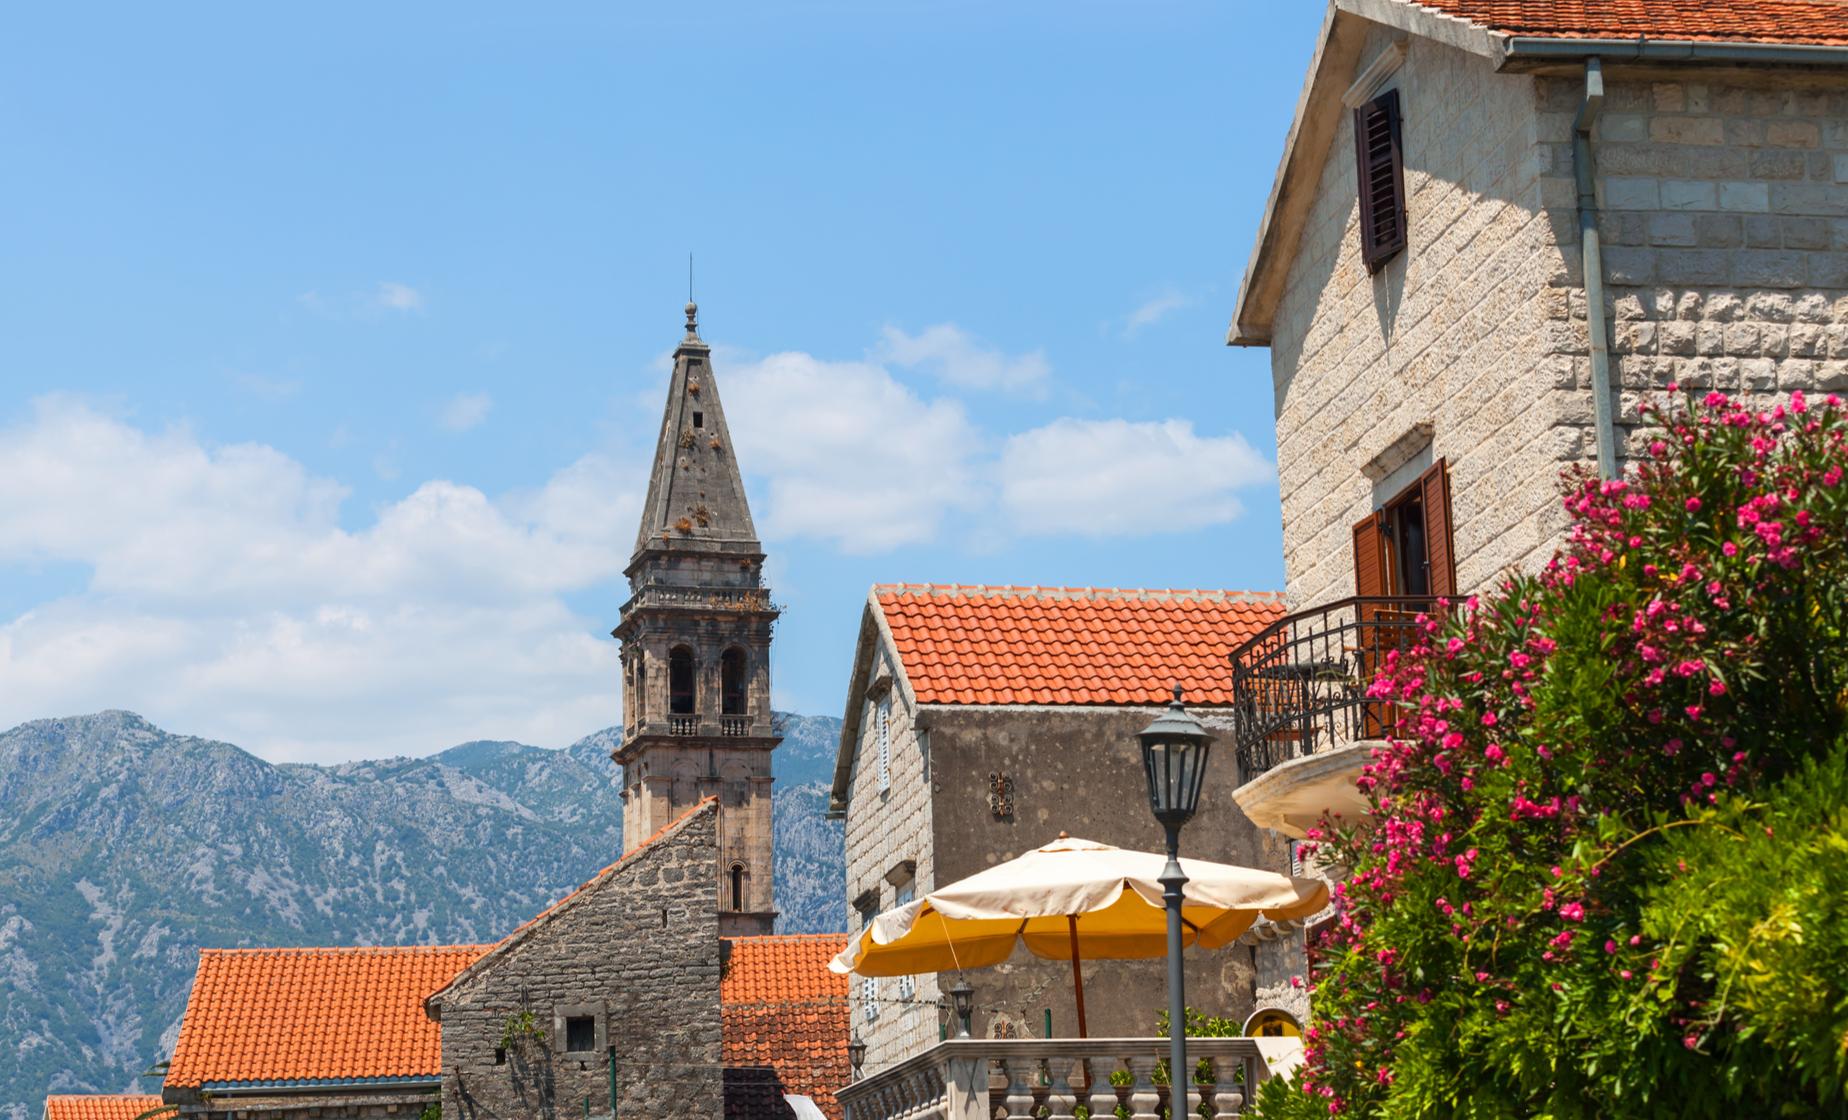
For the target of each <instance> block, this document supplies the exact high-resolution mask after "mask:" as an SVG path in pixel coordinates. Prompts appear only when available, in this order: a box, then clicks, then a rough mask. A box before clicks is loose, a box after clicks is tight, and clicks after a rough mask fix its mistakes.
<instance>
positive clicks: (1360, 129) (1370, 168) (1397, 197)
mask: <svg viewBox="0 0 1848 1120" xmlns="http://www.w3.org/2000/svg"><path fill="white" fill-rule="evenodd" d="M1354 149H1355V157H1354V170H1355V175H1356V178H1358V179H1359V181H1360V256H1361V259H1362V260H1364V261H1366V263H1367V271H1368V272H1378V271H1379V270H1380V269H1381V268H1382V267H1384V266H1385V264H1386V262H1387V261H1389V260H1391V259H1392V258H1393V257H1394V256H1395V255H1397V254H1398V252H1399V251H1400V250H1401V249H1404V248H1405V162H1404V158H1403V156H1402V154H1401V152H1400V144H1399V91H1398V90H1396V89H1389V90H1387V91H1386V92H1385V93H1382V94H1380V95H1379V96H1378V97H1376V98H1374V99H1373V100H1371V101H1369V102H1367V103H1366V104H1365V105H1362V106H1361V107H1359V108H1358V109H1355V110H1354Z"/></svg>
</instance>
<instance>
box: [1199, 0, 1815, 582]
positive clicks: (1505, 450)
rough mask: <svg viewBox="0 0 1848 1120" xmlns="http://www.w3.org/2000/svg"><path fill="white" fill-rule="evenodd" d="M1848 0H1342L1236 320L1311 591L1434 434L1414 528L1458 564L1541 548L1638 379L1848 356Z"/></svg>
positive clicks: (1479, 569) (1346, 554)
mask: <svg viewBox="0 0 1848 1120" xmlns="http://www.w3.org/2000/svg"><path fill="white" fill-rule="evenodd" d="M1842 16H1843V13H1842V10H1841V7H1840V5H1839V4H1833V3H1818V2H1815V0H1807V2H1806V0H1778V2H1775V3H1773V2H1766V3H1762V4H1711V5H1679V4H1654V5H1630V6H1624V7H1621V8H1619V7H1617V6H1610V7H1607V8H1600V7H1598V6H1595V5H1594V6H1587V5H1584V4H1581V3H1569V2H1566V0H1527V2H1524V3H1519V4H1506V3H1498V2H1493V0H1425V2H1423V3H1412V2H1409V0H1333V2H1332V3H1331V4H1330V5H1329V9H1328V16H1327V19H1326V21H1325V23H1324V25H1323V29H1322V35H1321V41H1320V43H1319V45H1318V47H1317V50H1316V53H1315V57H1314V59H1313V61H1312V62H1311V65H1310V70H1309V74H1308V78H1307V81H1306V84H1305V86H1304V89H1303V93H1302V97H1301V99H1300V101H1299V102H1298V104H1297V109H1296V115H1295V120H1294V122H1293V123H1292V125H1291V128H1290V132H1289V136H1288V139H1287V141H1286V146H1285V150H1284V156H1283V160H1282V164H1281V166H1280V168H1279V170H1278V173H1277V178H1276V182H1275V186H1274V187H1273V189H1272V191H1271V196H1270V199H1269V202H1268V203H1267V204H1266V207H1265V211H1264V214H1263V217H1262V219H1261V222H1260V225H1259V229H1258V235H1257V241H1256V245H1255V247H1254V250H1253V254H1252V258H1251V262H1250V265H1249V267H1248V269H1247V272H1246V275H1245V280H1244V284H1243V287H1242V289H1241V291H1240V293H1239V297H1238V303H1237V306H1236V309H1235V310H1234V312H1233V324H1232V329H1231V333H1230V337H1229V341H1231V342H1232V343H1234V344H1236V345H1255V346H1266V347H1269V348H1270V351H1271V374H1272V378H1271V380H1272V384H1271V388H1272V393H1273V399H1274V405H1275V415H1276V429H1277V445H1278V448H1277V455H1278V474H1279V483H1280V487H1281V490H1282V494H1283V525H1284V550H1285V557H1284V559H1285V567H1286V581H1287V591H1288V594H1289V598H1290V601H1291V603H1292V605H1309V604H1313V603H1316V602H1320V601H1324V600H1328V599H1332V598H1338V597H1340V596H1342V595H1346V594H1351V593H1353V591H1354V590H1355V586H1356V584H1355V580H1356V572H1355V562H1354V538H1355V534H1356V533H1357V532H1359V531H1361V530H1360V529H1357V526H1359V525H1360V524H1361V523H1362V522H1364V521H1366V520H1368V519H1369V518H1372V517H1373V516H1374V514H1375V512H1376V511H1379V510H1381V509H1383V508H1388V507H1390V506H1391V505H1392V503H1393V501H1394V500H1395V499H1397V498H1399V497H1400V496H1401V495H1402V494H1405V493H1406V492H1407V486H1408V485H1409V483H1410V482H1412V481H1414V480H1415V479H1416V478H1417V477H1418V476H1419V475H1420V474H1422V473H1423V472H1425V471H1427V470H1430V469H1431V468H1433V467H1435V466H1436V465H1438V464H1440V463H1441V464H1443V467H1444V470H1443V473H1444V474H1445V475H1447V476H1448V493H1449V500H1450V505H1451V515H1452V516H1451V518H1450V523H1449V525H1448V526H1447V528H1448V530H1449V533H1448V536H1449V541H1448V542H1440V541H1438V540H1436V539H1430V540H1429V541H1428V547H1430V548H1431V549H1433V550H1434V551H1433V553H1432V555H1430V556H1426V557H1420V558H1418V559H1421V560H1424V561H1426V562H1429V563H1431V565H1432V567H1433V568H1434V572H1433V575H1432V577H1431V578H1430V579H1429V581H1428V586H1430V587H1432V588H1443V587H1444V585H1445V584H1446V583H1447V582H1448V583H1452V584H1453V585H1454V589H1455V590H1457V591H1460V592H1468V591H1470V590H1473V589H1476V588H1479V587H1481V586H1483V585H1485V584H1486V583H1487V582H1488V581H1490V580H1491V579H1492V578H1493V577H1494V575H1495V574H1496V573H1497V572H1498V571H1500V570H1501V569H1503V568H1504V567H1507V566H1509V565H1518V566H1528V567H1531V566H1534V565H1536V564H1538V563H1539V562H1541V561H1542V560H1543V559H1544V558H1545V557H1546V556H1547V555H1549V554H1550V553H1551V551H1552V548H1553V545H1554V543H1555V541H1556V540H1557V538H1558V533H1559V530H1560V528H1561V526H1562V524H1563V518H1562V514H1561V513H1560V511H1559V503H1558V502H1557V501H1556V497H1557V478H1558V473H1559V471H1560V469H1561V468H1562V467H1564V466H1567V465H1570V464H1575V463H1585V464H1593V465H1595V464H1596V462H1597V461H1598V456H1599V447H1600V444H1601V443H1608V445H1609V447H1610V451H1611V456H1612V458H1613V459H1614V461H1615V462H1616V463H1618V464H1621V462H1622V461H1623V459H1624V457H1625V452H1626V449H1627V447H1628V443H1629V440H1630V438H1631V437H1632V433H1633V431H1634V428H1635V423H1636V410H1635V406H1636V403H1637V401H1638V400H1639V399H1641V398H1642V397H1643V396H1644V395H1645V394H1648V393H1650V392H1652V391H1660V390H1661V389H1662V388H1663V387H1664V386H1666V385H1667V384H1668V383H1669V382H1671V381H1673V382H1678V383H1679V384H1681V385H1683V386H1692V387H1701V388H1705V387H1708V386H1715V387H1718V388H1721V389H1725V390H1729V391H1735V392H1746V393H1755V394H1756V393H1769V392H1773V391H1777V392H1787V391H1789V390H1791V389H1803V390H1806V391H1807V390H1818V389H1842V388H1848V20H1844V19H1843V18H1842ZM1357 125H1358V127H1360V128H1361V132H1360V133H1359V134H1358V135H1357V132H1356V128H1357ZM1363 162H1364V163H1365V165H1366V167H1365V170H1366V171H1367V174H1366V175H1365V176H1363V175H1362V174H1361V172H1362V170H1363V167H1362V164H1363ZM1581 174H1582V175H1583V176H1584V178H1585V185H1586V186H1587V187H1589V188H1591V189H1590V190H1588V191H1585V192H1581V191H1580V190H1579V176H1580V175H1581ZM1582 227H1583V228H1589V229H1590V230H1592V231H1593V233H1594V236H1593V237H1591V238H1584V237H1581V232H1580V231H1581V228H1582ZM1587 261H1590V263H1591V268H1590V269H1589V271H1588V270H1587V268H1586V263H1587ZM1588 279H1589V281H1590V283H1589V285H1588V283H1587V281H1588ZM1588 287H1589V290H1590V291H1592V292H1593V293H1594V294H1595V295H1597V296H1598V297H1599V298H1597V299H1594V300H1591V301H1590V302H1588V301H1587V298H1586V293H1587V290H1588ZM1600 367H1602V368H1603V369H1604V371H1605V372H1603V373H1600ZM1600 381H1608V390H1606V391H1603V392H1600V391H1598V388H1597V384H1598V382H1600ZM1606 409H1608V415H1609V417H1610V420H1609V423H1608V426H1606V425H1605V424H1604V423H1603V421H1602V420H1601V418H1602V417H1603V416H1604V415H1605V414H1606V411H1605V410H1606ZM1445 543H1448V544H1449V545H1450V550H1449V553H1448V555H1447V556H1439V555H1437V552H1436V550H1440V549H1441V548H1442V547H1443V545H1444V544H1445ZM1408 563H1409V561H1408ZM1435 569H1441V570H1435ZM1452 571H1454V579H1452V578H1451V572H1452ZM1388 574H1389V575H1390V576H1391V577H1392V578H1389V579H1388V580H1387V582H1386V586H1387V587H1389V588H1391V587H1394V586H1405V585H1407V584H1412V583H1416V581H1415V580H1406V579H1400V578H1399V576H1398V573H1388ZM1395 580H1396V581H1397V582H1396V583H1395Z"/></svg>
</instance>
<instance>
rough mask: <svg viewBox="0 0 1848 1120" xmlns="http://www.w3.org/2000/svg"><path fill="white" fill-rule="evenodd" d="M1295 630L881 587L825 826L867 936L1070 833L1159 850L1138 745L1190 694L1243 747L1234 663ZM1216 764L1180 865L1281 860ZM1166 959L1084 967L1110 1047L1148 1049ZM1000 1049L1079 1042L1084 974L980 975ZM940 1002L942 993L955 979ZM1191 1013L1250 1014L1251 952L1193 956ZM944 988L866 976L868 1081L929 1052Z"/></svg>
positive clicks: (1201, 608) (1158, 596)
mask: <svg viewBox="0 0 1848 1120" xmlns="http://www.w3.org/2000/svg"><path fill="white" fill-rule="evenodd" d="M1281 613H1282V604H1281V602H1280V601H1279V600H1278V599H1277V598H1275V597H1273V596H1268V595H1262V594H1244V593H1239V592H1225V591H1116V590H1110V591H1099V590H1092V589H1082V590H1074V589H1056V588H994V587H952V586H933V585H894V586H881V587H875V588H874V589H873V590H872V593H871V594H870V595H869V596H868V598H867V602H866V609H865V613H864V615H863V616H862V622H861V626H860V636H859V643H858V647H857V649H856V651H855V653H854V661H853V675H852V677H851V680H850V685H849V692H848V698H847V707H846V712H845V717H844V727H843V728H842V732H841V744H840V750H839V753H838V755H837V758H836V762H835V771H834V785H833V791H832V794H831V798H830V805H831V808H832V810H833V811H834V812H835V813H836V814H838V815H841V816H843V817H844V818H845V820H846V841H847V895H848V902H849V904H850V905H851V907H852V909H853V911H854V913H855V915H857V917H856V918H855V919H854V923H855V929H856V931H857V930H858V929H863V928H864V927H865V924H866V923H867V922H868V921H869V920H870V919H871V917H872V916H873V915H876V914H878V913H879V912H881V911H883V910H889V909H892V908H893V907H895V906H898V905H902V904H903V903H905V902H908V901H910V900H911V899H913V898H915V897H916V896H918V895H920V894H927V893H929V891H930V890H931V889H932V888H933V887H934V886H935V885H938V884H942V883H948V882H953V881H955V880H957V879H960V878H962V877H964V876H967V875H970V874H973V873H974V872H976V871H979V870H981V869H983V868H985V867H988V866H990V865H992V864H994V863H998V862H1000V861H1003V860H1007V859H1011V858H1013V857H1014V856H1017V855H1020V854H1022V853H1023V852H1026V851H1029V850H1031V849H1033V848H1037V847H1040V846H1041V845H1043V844H1046V843H1048V842H1050V841H1052V840H1053V839H1055V838H1057V836H1058V834H1059V833H1060V832H1061V831H1065V832H1069V833H1070V834H1071V835H1073V836H1079V837H1083V838H1086V839H1090V840H1098V841H1102V842H1105V843H1110V844H1116V845H1119V846H1122V847H1129V848H1140V849H1143V850H1155V851H1159V850H1160V849H1161V846H1162V843H1163V839H1162V832H1161V829H1160V828H1159V827H1158V826H1157V825H1156V823H1155V821H1154V818H1153V817H1152V816H1151V815H1150V813H1149V809H1148V793H1147V783H1146V779H1145V778H1144V777H1143V773H1142V768H1141V767H1142V764H1141V758H1140V753H1139V747H1138V745H1137V742H1136V739H1135V735H1136V732H1138V731H1140V730H1141V729H1142V728H1143V727H1145V726H1147V725H1148V723H1149V721H1150V720H1151V719H1152V718H1153V717H1154V715H1155V713H1156V711H1157V710H1158V709H1159V708H1160V706H1161V704H1162V703H1163V702H1164V701H1165V700H1167V699H1168V698H1169V690H1170V688H1171V687H1172V686H1173V685H1175V684H1176V683H1179V684H1181V685H1182V686H1183V687H1184V688H1185V690H1186V696H1187V702H1188V705H1189V707H1190V709H1191V710H1193V711H1195V712H1196V713H1197V714H1199V715H1201V716H1202V717H1203V718H1205V719H1206V721H1207V722H1208V724H1209V726H1213V727H1215V728H1217V729H1218V730H1219V732H1220V733H1221V734H1222V735H1229V732H1230V724H1229V720H1228V719H1227V718H1226V717H1227V715H1228V712H1227V704H1228V702H1229V700H1230V694H1229V692H1228V690H1227V672H1226V664H1227V663H1226V656H1227V654H1228V653H1229V652H1230V651H1231V650H1232V649H1233V648H1234V647H1236V646H1238V645H1240V644H1241V643H1242V642H1244V641H1245V639H1247V638H1249V637H1250V636H1251V635H1252V634H1254V633H1255V632H1257V631H1259V630H1261V629H1262V628H1263V627H1264V626H1265V625H1266V624H1267V623H1269V622H1271V621H1272V620H1273V619H1275V618H1276V617H1277V616H1278V615H1280V614H1281ZM1236 785H1237V776H1236V770H1235V768H1234V766H1233V765H1232V764H1231V761H1230V759H1229V757H1227V758H1226V761H1225V762H1224V763H1220V762H1218V761H1217V758H1216V760H1215V765H1214V767H1213V768H1212V769H1211V770H1210V771H1209V774H1208V778H1207V786H1206V789H1205V790H1204V792H1203V793H1202V795H1201V810H1200V814H1199V816H1198V817H1197V818H1196V819H1195V821H1194V822H1193V823H1192V824H1190V825H1189V826H1188V828H1187V831H1186V833H1185V836H1184V838H1183V844H1184V848H1185V851H1186V854H1188V855H1190V856H1196V857H1199V858H1202V859H1219V860H1225V861H1229V862H1235V863H1243V864H1247V865H1254V866H1266V865H1269V864H1270V863H1274V862H1275V861H1276V860H1279V859H1282V858H1285V856H1284V852H1283V849H1282V848H1281V847H1279V846H1278V845H1277V843H1276V842H1274V841H1267V840H1266V838H1265V836H1264V835H1263V834H1262V833H1260V832H1259V831H1258V830H1257V829H1254V828H1253V827H1252V825H1251V824H1250V822H1249V821H1247V820H1246V819H1245V817H1244V815H1243V814H1242V813H1241V812H1239V810H1238V808H1237V807H1236V806H1235V805H1234V804H1233V802H1232V798H1231V793H1232V790H1233V787H1234V786H1236ZM1163 967H1164V966H1163V965H1162V964H1161V962H1159V961H1136V962H1128V961H1109V962H1097V963H1087V964H1086V965H1085V969H1084V972H1085V997H1086V1005H1087V1006H1086V1011H1087V1019H1088V1025H1089V1028H1090V1033H1091V1034H1092V1035H1094V1036H1097V1037H1106V1036H1127V1035H1135V1036H1142V1035H1149V1034H1152V1033H1153V1032H1154V1030H1155V1022H1156V1014H1157V1012H1158V1010H1159V1009H1160V1008H1161V1007H1163V1006H1164V997H1163V995H1162V992H1163V991H1164V987H1163V985H1164V984H1165V973H1164V972H1163ZM967 979H968V981H969V982H970V984H971V985H972V986H973V987H974V989H975V998H976V1002H977V1004H978V1009H979V1010H978V1013H977V1016H976V1023H975V1026H976V1029H977V1032H978V1033H985V1034H987V1035H988V1036H989V1037H1016V1036H1017V1037H1036V1038H1038V1037H1046V1036H1047V1034H1048V1028H1047V1022H1048V1020H1047V1016H1048V1015H1050V1034H1051V1036H1052V1037H1064V1038H1070V1037H1075V1036H1076V1035H1077V1033H1078V1032H1077V1023H1076V1016H1075V1010H1074V1003H1073V998H1072V977H1071V969H1070V966H1069V965H1067V964H1064V963H1060V962H1049V961H1043V960H1040V959H1038V958H1035V957H1032V956H1030V955H1028V954H1026V953H1025V952H1024V951H1020V952H1017V953H1016V955H1015V957H1014V958H1013V959H1012V960H1010V961H1009V962H1008V963H1007V964H1005V965H1002V966H1000V967H997V968H992V969H982V970H980V971H977V972H971V973H970V974H969V975H968V977H967ZM946 983H947V981H946ZM1188 984H1189V987H1188V998H1189V1002H1190V1003H1191V1004H1193V1005H1194V1006H1197V1007H1200V1008H1202V1009H1210V1010H1212V1011H1213V1012H1214V1013H1216V1014H1219V1015H1236V1016H1239V1017H1241V1018H1242V1017H1243V1016H1244V1015H1246V1014H1247V1013H1248V1012H1249V1011H1250V1009H1251V1007H1252V1006H1253V999H1254V995H1255V992H1254V990H1253V973H1252V962H1251V950H1250V948H1249V947H1248V946H1242V947H1238V946H1235V947H1232V948H1229V949H1227V950H1224V951H1222V952H1219V953H1215V954H1190V955H1189V960H1188ZM938 996H939V988H938V977H936V976H931V975H923V976H917V977H904V978H898V979H890V978H888V979H874V978H870V977H862V978H856V979H855V983H854V988H853V990H852V997H851V998H852V1002H853V1022H854V1029H855V1031H856V1032H857V1033H858V1034H859V1035H860V1037H861V1038H862V1039H863V1040H864V1041H865V1043H866V1045H867V1054H866V1068H867V1071H868V1073H869V1074H871V1073H875V1072H877V1071H879V1070H880V1069H883V1068H886V1067H889V1066H890V1065H892V1064H893V1063H895V1062H897V1061H900V1060H902V1059H904V1058H906V1057H909V1056H911V1055H914V1054H917V1053H919V1052H920V1051H922V1050H924V1049H926V1048H928V1047H930V1046H932V1045H934V1044H935V1043H936V1042H937V1040H938V1038H939V1032H940V1030H941V1029H942V1025H943V1013H942V1012H940V1010H939V1009H938V1007H937V1000H938Z"/></svg>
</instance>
